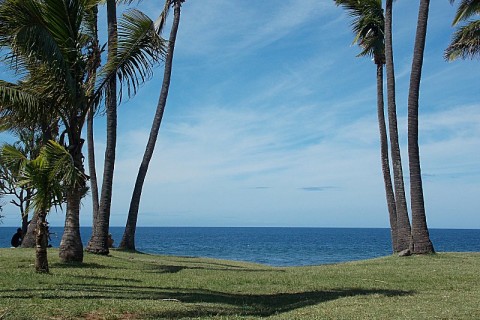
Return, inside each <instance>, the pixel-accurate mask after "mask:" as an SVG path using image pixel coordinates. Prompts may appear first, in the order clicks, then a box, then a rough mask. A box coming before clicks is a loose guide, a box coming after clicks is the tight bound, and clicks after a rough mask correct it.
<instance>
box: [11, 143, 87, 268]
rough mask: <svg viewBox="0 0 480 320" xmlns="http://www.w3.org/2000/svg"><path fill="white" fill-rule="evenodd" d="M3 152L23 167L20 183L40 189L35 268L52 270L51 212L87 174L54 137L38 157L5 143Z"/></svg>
mask: <svg viewBox="0 0 480 320" xmlns="http://www.w3.org/2000/svg"><path fill="white" fill-rule="evenodd" d="M1 154H2V158H4V159H5V161H7V162H9V163H11V164H14V165H15V166H18V167H19V168H20V170H19V173H18V184H19V186H21V187H27V188H32V189H35V190H36V192H35V193H34V195H33V196H32V198H31V206H32V207H33V209H34V210H35V213H36V216H37V223H36V226H37V227H36V230H35V233H36V239H35V240H36V241H35V242H36V246H35V247H36V259H35V269H36V271H37V272H49V268H48V259H47V246H48V224H47V220H46V217H47V214H48V213H49V211H50V209H51V208H52V207H54V206H60V205H61V204H62V202H63V201H64V199H65V197H64V195H65V192H66V190H68V189H69V188H72V187H75V184H78V183H80V184H83V183H84V180H85V179H86V177H85V176H84V175H83V174H82V173H81V172H80V171H78V170H77V168H75V166H74V164H73V159H72V157H71V155H70V154H69V153H68V151H67V150H65V148H64V147H62V146H61V145H60V144H58V143H57V142H54V141H49V143H47V144H46V145H45V146H43V147H42V149H41V150H40V154H39V155H38V157H36V158H35V159H32V160H29V159H28V158H27V157H25V155H24V154H23V153H22V152H20V151H19V150H18V149H17V148H15V147H14V146H12V145H5V146H4V147H3V148H2V151H1Z"/></svg>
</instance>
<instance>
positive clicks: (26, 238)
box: [22, 212, 38, 248]
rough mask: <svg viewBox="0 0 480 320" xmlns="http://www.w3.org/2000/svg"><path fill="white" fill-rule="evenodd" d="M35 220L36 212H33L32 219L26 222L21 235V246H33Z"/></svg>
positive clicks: (35, 227) (36, 219)
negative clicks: (25, 228)
mask: <svg viewBox="0 0 480 320" xmlns="http://www.w3.org/2000/svg"><path fill="white" fill-rule="evenodd" d="M37 221H38V214H37V213H36V212H34V213H33V217H32V220H30V223H29V224H28V227H27V232H26V233H25V234H24V235H23V239H22V248H35V243H36V240H35V238H36V236H35V230H37Z"/></svg>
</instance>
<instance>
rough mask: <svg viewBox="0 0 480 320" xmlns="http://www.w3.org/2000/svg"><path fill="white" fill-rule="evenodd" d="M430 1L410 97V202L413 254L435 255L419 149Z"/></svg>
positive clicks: (423, 5) (424, 0)
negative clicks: (424, 194)
mask: <svg viewBox="0 0 480 320" xmlns="http://www.w3.org/2000/svg"><path fill="white" fill-rule="evenodd" d="M429 5H430V0H421V1H420V8H419V12H418V22H417V32H416V36H415V47H414V49H413V62H412V72H411V75H410V89H409V94H408V159H409V168H410V198H411V206H412V237H413V253H417V254H424V253H433V252H434V249H433V244H432V242H431V241H430V236H429V232H428V227H427V219H426V216H425V205H424V198H423V186H422V173H421V168H420V151H419V147H418V108H419V105H418V98H419V93H420V79H421V76H422V65H423V54H424V50H425V40H426V36H427V22H428V11H429Z"/></svg>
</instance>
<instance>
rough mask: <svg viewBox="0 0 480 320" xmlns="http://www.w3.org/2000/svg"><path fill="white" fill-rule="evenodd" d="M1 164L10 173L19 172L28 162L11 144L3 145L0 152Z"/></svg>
mask: <svg viewBox="0 0 480 320" xmlns="http://www.w3.org/2000/svg"><path fill="white" fill-rule="evenodd" d="M0 157H1V158H2V163H3V164H4V165H5V166H6V167H7V168H9V170H10V171H12V172H17V173H18V172H20V170H21V168H22V167H23V166H24V165H25V163H26V162H27V161H28V159H27V157H26V156H25V155H24V154H23V153H22V151H21V150H19V149H18V148H16V147H15V146H13V145H11V144H4V145H3V146H2V148H1V150H0Z"/></svg>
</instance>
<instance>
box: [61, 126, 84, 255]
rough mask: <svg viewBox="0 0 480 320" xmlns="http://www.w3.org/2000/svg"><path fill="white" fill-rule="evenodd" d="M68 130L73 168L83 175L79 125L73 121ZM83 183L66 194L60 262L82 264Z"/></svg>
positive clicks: (81, 142) (72, 187) (81, 141)
mask: <svg viewBox="0 0 480 320" xmlns="http://www.w3.org/2000/svg"><path fill="white" fill-rule="evenodd" d="M70 130H71V132H70V134H69V146H68V150H69V152H70V155H71V156H72V159H73V164H74V166H75V168H76V169H77V170H78V171H79V172H80V173H82V174H83V173H84V172H85V170H84V168H83V155H82V145H83V142H84V141H83V139H81V138H80V134H81V132H82V130H81V125H80V124H79V123H75V122H74V121H73V123H72V124H71V129H70ZM84 183H85V182H84V181H82V182H79V183H77V184H75V185H73V186H71V187H70V188H69V190H67V192H66V196H65V198H66V203H67V210H66V211H67V212H66V214H65V226H64V229H63V236H62V240H61V241H60V247H59V253H58V255H59V257H60V261H62V262H66V263H69V262H83V244H82V238H81V236H80V200H81V199H82V196H83V195H84V194H85V192H86V190H85V189H86V186H85V184H84Z"/></svg>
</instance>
